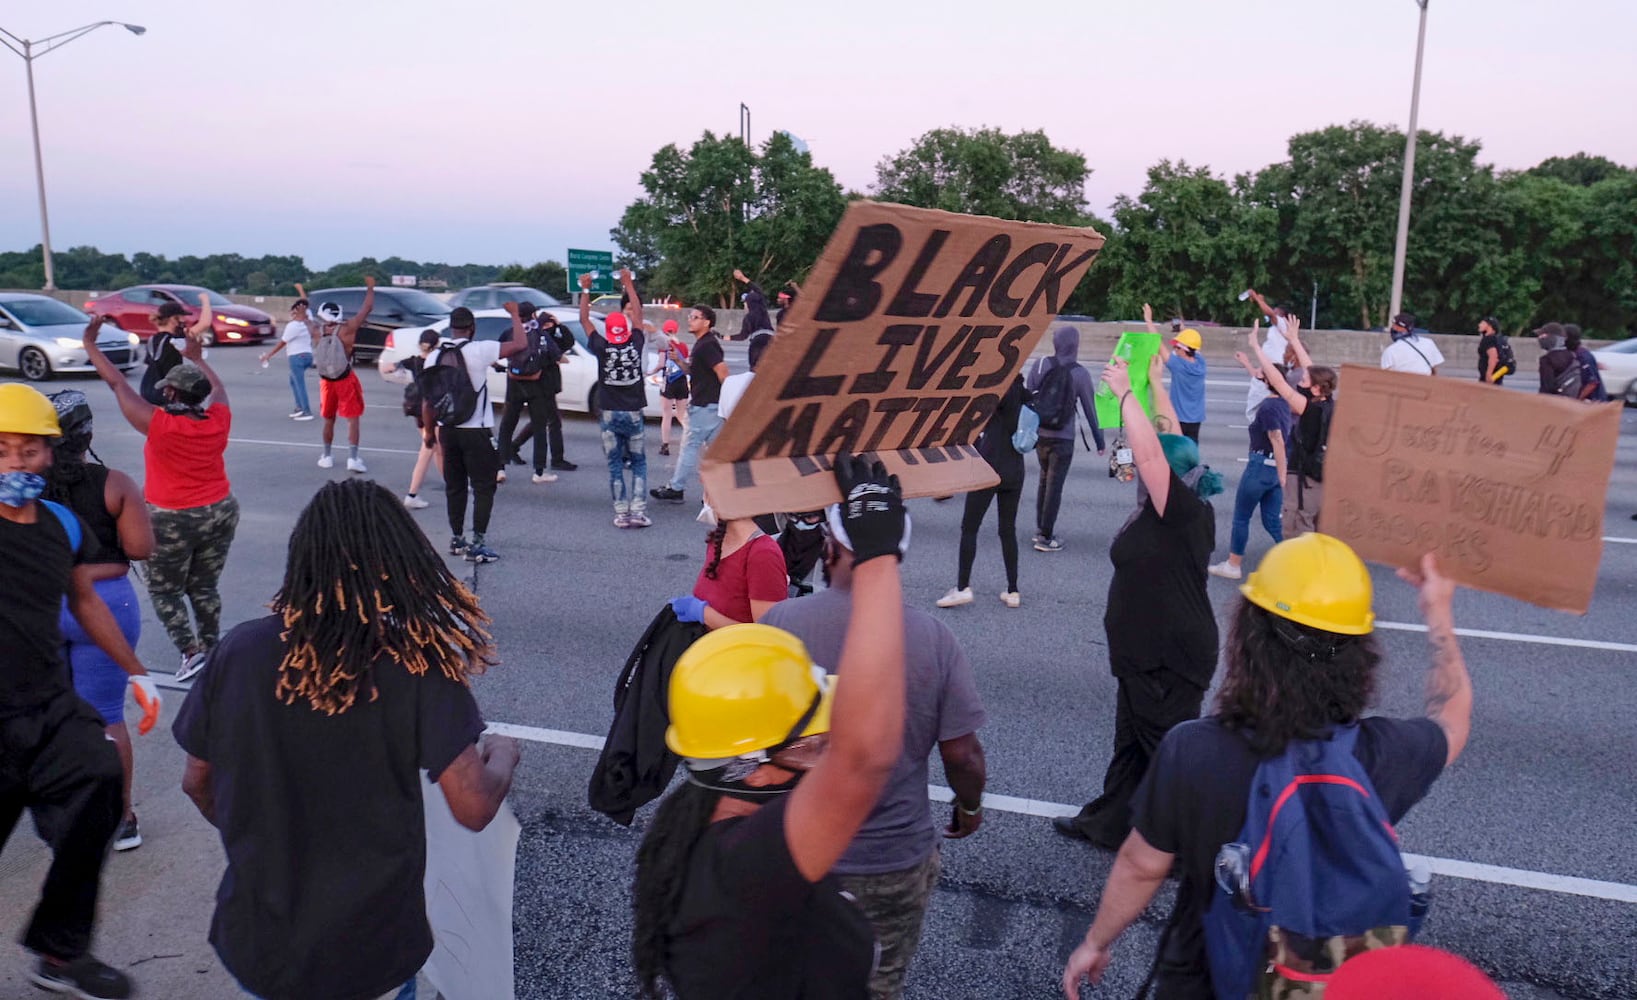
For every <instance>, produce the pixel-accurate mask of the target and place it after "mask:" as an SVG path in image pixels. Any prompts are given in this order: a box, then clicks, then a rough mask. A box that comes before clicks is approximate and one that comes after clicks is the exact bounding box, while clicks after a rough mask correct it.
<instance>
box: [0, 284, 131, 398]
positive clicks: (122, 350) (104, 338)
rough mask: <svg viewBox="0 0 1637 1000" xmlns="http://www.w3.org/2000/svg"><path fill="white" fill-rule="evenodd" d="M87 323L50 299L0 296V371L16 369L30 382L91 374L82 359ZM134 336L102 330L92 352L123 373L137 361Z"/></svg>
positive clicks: (113, 329)
mask: <svg viewBox="0 0 1637 1000" xmlns="http://www.w3.org/2000/svg"><path fill="white" fill-rule="evenodd" d="M89 322H91V317H90V316H87V315H86V314H85V313H83V312H81V311H79V310H78V309H75V308H74V307H73V306H71V305H68V304H67V303H65V302H59V301H58V300H56V299H54V298H52V297H50V296H49V295H34V294H31V293H29V292H0V368H15V369H17V370H18V371H19V372H21V373H22V375H23V377H24V378H26V379H28V380H29V381H30V382H43V381H45V380H46V379H48V378H50V377H51V376H53V375H55V374H57V373H59V372H89V371H94V370H95V369H93V368H92V367H91V362H90V361H89V360H88V359H87V358H86V355H85V325H86V324H87V323H89ZM139 344H141V340H139V339H138V338H137V336H136V334H134V333H126V332H125V331H123V330H121V329H119V328H118V327H116V326H113V325H112V324H106V323H105V324H104V325H103V330H102V334H101V335H100V336H99V337H97V346H98V347H100V348H102V353H104V354H106V355H108V360H109V361H112V362H113V363H114V364H115V365H116V366H117V367H118V368H120V369H121V370H122V371H129V370H130V369H131V368H134V367H136V365H137V364H138V363H139V362H140V361H141V360H142V358H141V351H139V350H138V345H139Z"/></svg>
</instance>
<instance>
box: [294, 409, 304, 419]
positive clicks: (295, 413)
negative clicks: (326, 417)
mask: <svg viewBox="0 0 1637 1000" xmlns="http://www.w3.org/2000/svg"><path fill="white" fill-rule="evenodd" d="M306 412H307V411H306V410H291V411H290V419H291V420H294V419H295V418H297V417H299V416H301V415H302V414H303V413H306Z"/></svg>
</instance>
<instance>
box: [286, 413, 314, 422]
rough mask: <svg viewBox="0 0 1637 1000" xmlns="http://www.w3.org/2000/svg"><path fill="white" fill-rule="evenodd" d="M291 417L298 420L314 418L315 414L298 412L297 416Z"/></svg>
mask: <svg viewBox="0 0 1637 1000" xmlns="http://www.w3.org/2000/svg"><path fill="white" fill-rule="evenodd" d="M290 419H291V420H296V421H301V420H311V419H313V415H312V414H311V413H298V414H296V415H295V416H293V417H291V418H290Z"/></svg>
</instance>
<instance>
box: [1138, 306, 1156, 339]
mask: <svg viewBox="0 0 1637 1000" xmlns="http://www.w3.org/2000/svg"><path fill="white" fill-rule="evenodd" d="M1142 325H1143V326H1145V327H1147V328H1148V332H1149V333H1153V334H1158V333H1159V330H1157V329H1156V328H1155V327H1154V307H1153V306H1151V305H1149V304H1148V303H1146V302H1144V303H1143V304H1142Z"/></svg>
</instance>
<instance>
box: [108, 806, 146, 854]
mask: <svg viewBox="0 0 1637 1000" xmlns="http://www.w3.org/2000/svg"><path fill="white" fill-rule="evenodd" d="M141 846H142V827H141V826H140V825H138V824H137V821H136V813H131V815H130V816H129V817H128V818H127V819H126V820H125V822H123V823H121V824H119V832H118V833H116V834H114V850H116V851H129V850H132V849H134V848H138V847H141Z"/></svg>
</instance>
